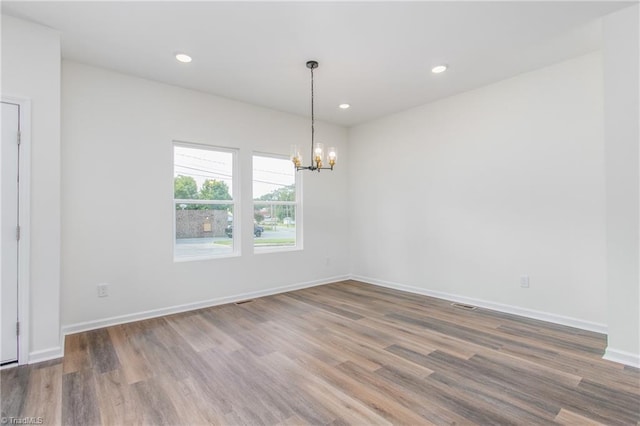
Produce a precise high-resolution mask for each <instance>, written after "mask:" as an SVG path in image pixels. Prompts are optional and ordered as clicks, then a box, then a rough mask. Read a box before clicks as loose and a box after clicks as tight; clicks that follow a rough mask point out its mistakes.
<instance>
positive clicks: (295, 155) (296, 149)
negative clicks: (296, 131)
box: [291, 145, 302, 167]
mask: <svg viewBox="0 0 640 426" xmlns="http://www.w3.org/2000/svg"><path fill="white" fill-rule="evenodd" d="M291 161H293V164H294V165H295V166H296V167H300V166H301V165H302V153H301V152H300V146H298V145H291Z"/></svg>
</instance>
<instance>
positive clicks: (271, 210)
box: [253, 154, 302, 251]
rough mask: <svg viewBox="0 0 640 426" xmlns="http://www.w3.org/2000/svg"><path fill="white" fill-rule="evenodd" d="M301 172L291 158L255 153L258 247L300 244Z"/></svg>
mask: <svg viewBox="0 0 640 426" xmlns="http://www.w3.org/2000/svg"><path fill="white" fill-rule="evenodd" d="M297 178H298V174H297V173H296V171H295V168H294V167H293V164H292V163H291V160H289V159H288V158H283V157H277V156H270V155H267V154H259V155H254V156H253V217H254V225H253V227H254V239H253V241H254V247H255V249H256V251H272V250H277V249H291V248H298V247H300V246H301V244H300V240H301V239H300V230H301V219H302V214H301V206H300V198H301V197H300V196H299V188H298V185H297V182H296V179H297Z"/></svg>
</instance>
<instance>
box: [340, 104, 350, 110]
mask: <svg viewBox="0 0 640 426" xmlns="http://www.w3.org/2000/svg"><path fill="white" fill-rule="evenodd" d="M349 107H351V105H349V104H340V105H338V108H340V109H347V108H349Z"/></svg>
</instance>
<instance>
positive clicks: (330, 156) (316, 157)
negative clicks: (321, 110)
mask: <svg viewBox="0 0 640 426" xmlns="http://www.w3.org/2000/svg"><path fill="white" fill-rule="evenodd" d="M307 68H309V69H310V70H311V165H310V166H303V165H302V151H301V149H300V145H292V146H291V161H293V164H294V165H295V166H296V171H299V170H311V171H315V170H317V171H318V172H320V170H333V166H335V164H336V160H337V159H338V151H337V150H336V149H335V148H334V147H329V149H328V150H327V161H328V162H329V167H323V166H324V155H325V151H324V145H323V144H322V143H319V142H318V143H316V142H315V141H314V133H315V128H314V124H315V117H314V114H313V70H314V69H316V68H318V62H317V61H307Z"/></svg>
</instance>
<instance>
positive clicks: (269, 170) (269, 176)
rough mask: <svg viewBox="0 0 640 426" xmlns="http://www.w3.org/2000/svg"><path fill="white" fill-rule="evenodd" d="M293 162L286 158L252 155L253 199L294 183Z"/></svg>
mask: <svg viewBox="0 0 640 426" xmlns="http://www.w3.org/2000/svg"><path fill="white" fill-rule="evenodd" d="M295 173H296V171H295V169H294V167H293V163H292V162H291V161H290V160H288V159H283V158H274V157H261V156H256V155H254V156H253V199H254V200H256V199H258V198H259V197H260V196H262V195H264V194H268V193H270V192H273V191H275V190H277V189H280V188H283V187H285V186H290V185H294V184H295V183H296V176H295Z"/></svg>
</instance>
